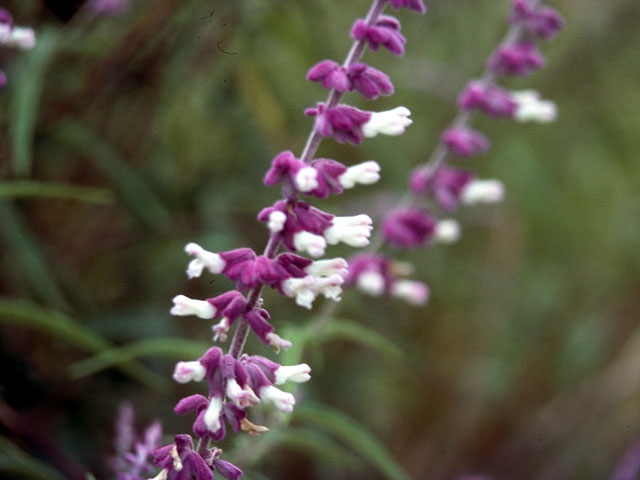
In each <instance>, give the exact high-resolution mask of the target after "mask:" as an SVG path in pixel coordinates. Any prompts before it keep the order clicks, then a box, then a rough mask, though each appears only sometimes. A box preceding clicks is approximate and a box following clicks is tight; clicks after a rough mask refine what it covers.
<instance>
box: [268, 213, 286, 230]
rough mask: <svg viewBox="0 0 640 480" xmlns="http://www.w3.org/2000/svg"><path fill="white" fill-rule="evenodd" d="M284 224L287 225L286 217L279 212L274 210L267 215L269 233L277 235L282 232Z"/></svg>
mask: <svg viewBox="0 0 640 480" xmlns="http://www.w3.org/2000/svg"><path fill="white" fill-rule="evenodd" d="M285 223H287V215H285V213H284V212H281V211H280V210H275V211H273V212H271V213H270V214H269V222H268V223H267V228H268V229H269V231H270V232H271V233H278V232H281V231H282V229H283V228H284V224H285Z"/></svg>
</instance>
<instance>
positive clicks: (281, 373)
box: [275, 363, 311, 385]
mask: <svg viewBox="0 0 640 480" xmlns="http://www.w3.org/2000/svg"><path fill="white" fill-rule="evenodd" d="M310 373H311V367H310V366H309V365H307V364H306V363H301V364H299V365H289V366H284V365H281V366H280V368H278V369H277V370H276V382H275V383H276V385H282V384H283V383H284V382H296V383H304V382H307V381H309V379H310V378H311V375H309V374H310Z"/></svg>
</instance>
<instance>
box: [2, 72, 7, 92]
mask: <svg viewBox="0 0 640 480" xmlns="http://www.w3.org/2000/svg"><path fill="white" fill-rule="evenodd" d="M6 85H7V76H6V75H5V73H4V72H3V71H2V70H0V88H4V87H5V86H6Z"/></svg>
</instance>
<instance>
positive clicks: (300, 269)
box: [276, 253, 313, 278]
mask: <svg viewBox="0 0 640 480" xmlns="http://www.w3.org/2000/svg"><path fill="white" fill-rule="evenodd" d="M276 261H277V262H278V263H279V264H280V266H282V268H284V269H285V270H286V271H287V273H288V274H289V275H290V276H291V277H293V278H302V277H306V276H307V273H306V272H305V271H304V269H305V268H307V267H308V266H309V265H311V264H312V263H313V261H311V260H309V259H308V258H304V257H301V256H300V255H296V254H294V253H281V254H280V255H278V256H277V257H276Z"/></svg>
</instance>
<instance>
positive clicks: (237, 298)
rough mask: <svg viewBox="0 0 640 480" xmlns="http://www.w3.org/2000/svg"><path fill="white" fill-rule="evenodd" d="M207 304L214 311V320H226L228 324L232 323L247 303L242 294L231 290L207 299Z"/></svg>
mask: <svg viewBox="0 0 640 480" xmlns="http://www.w3.org/2000/svg"><path fill="white" fill-rule="evenodd" d="M207 302H209V303H210V304H211V305H213V307H214V308H215V309H216V316H215V317H214V318H219V317H224V318H227V319H229V324H231V323H233V321H234V320H235V319H236V318H238V317H239V316H240V315H241V314H242V311H243V310H244V307H245V306H246V303H247V302H246V300H245V298H244V296H243V295H242V293H240V292H239V291H238V290H231V291H229V292H225V293H223V294H221V295H217V296H215V297H213V298H208V299H207Z"/></svg>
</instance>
